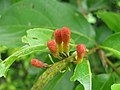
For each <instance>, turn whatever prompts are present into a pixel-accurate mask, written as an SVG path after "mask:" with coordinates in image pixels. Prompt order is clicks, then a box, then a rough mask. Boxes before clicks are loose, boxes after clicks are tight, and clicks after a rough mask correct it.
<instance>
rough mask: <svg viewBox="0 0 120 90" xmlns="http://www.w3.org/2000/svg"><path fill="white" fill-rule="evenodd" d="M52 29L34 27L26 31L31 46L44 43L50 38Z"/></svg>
mask: <svg viewBox="0 0 120 90" xmlns="http://www.w3.org/2000/svg"><path fill="white" fill-rule="evenodd" d="M52 35H53V30H50V29H44V28H34V29H30V30H28V31H27V41H28V43H29V44H30V45H31V46H36V45H41V44H42V45H45V44H47V42H48V41H49V40H50V39H51V37H52Z"/></svg>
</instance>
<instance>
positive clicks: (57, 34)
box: [54, 30, 62, 44]
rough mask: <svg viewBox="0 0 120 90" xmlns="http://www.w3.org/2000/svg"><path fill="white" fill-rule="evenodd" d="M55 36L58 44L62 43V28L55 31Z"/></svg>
mask: <svg viewBox="0 0 120 90" xmlns="http://www.w3.org/2000/svg"><path fill="white" fill-rule="evenodd" d="M54 37H55V41H56V43H57V44H61V43H62V37H61V31H60V30H55V31H54Z"/></svg>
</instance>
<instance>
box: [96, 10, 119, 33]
mask: <svg viewBox="0 0 120 90" xmlns="http://www.w3.org/2000/svg"><path fill="white" fill-rule="evenodd" d="M97 15H98V16H99V17H100V18H101V19H102V20H103V21H104V22H105V23H106V24H107V26H108V27H109V28H110V29H111V30H113V31H114V32H120V27H119V26H120V14H118V13H114V12H98V13H97ZM111 17H112V18H111Z"/></svg>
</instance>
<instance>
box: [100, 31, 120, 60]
mask: <svg viewBox="0 0 120 90" xmlns="http://www.w3.org/2000/svg"><path fill="white" fill-rule="evenodd" d="M101 48H103V49H106V50H108V51H110V52H112V53H113V54H114V55H115V56H117V57H118V58H120V32H119V33H115V34H113V35H111V36H110V37H108V38H107V39H106V40H105V41H104V42H103V44H102V46H101Z"/></svg>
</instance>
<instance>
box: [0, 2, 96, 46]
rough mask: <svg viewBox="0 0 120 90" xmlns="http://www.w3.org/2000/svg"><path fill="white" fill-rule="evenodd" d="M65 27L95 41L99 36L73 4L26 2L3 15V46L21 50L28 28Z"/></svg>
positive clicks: (1, 34)
mask: <svg viewBox="0 0 120 90" xmlns="http://www.w3.org/2000/svg"><path fill="white" fill-rule="evenodd" d="M58 9H59V10H58ZM63 26H67V27H69V28H70V29H71V30H72V31H77V32H80V33H82V34H84V35H86V36H88V37H91V38H92V39H94V37H95V32H94V30H93V28H92V27H91V26H90V24H89V23H88V22H87V21H86V20H85V18H84V17H83V16H82V15H81V14H80V13H78V12H76V8H74V7H73V6H72V5H69V4H66V3H61V2H58V1H56V0H22V1H20V2H18V3H16V4H15V5H13V6H12V7H10V8H9V9H8V10H7V11H6V12H5V13H4V14H3V15H2V16H1V18H0V27H1V28H0V42H2V43H0V44H2V45H7V46H9V47H11V46H12V47H18V46H20V45H21V44H22V42H21V36H23V35H25V31H26V30H27V29H30V28H35V27H41V28H52V29H54V30H55V29H56V28H61V27H63ZM13 27H15V28H13ZM8 40H9V41H8ZM10 41H12V43H13V44H11V42H10Z"/></svg>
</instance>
